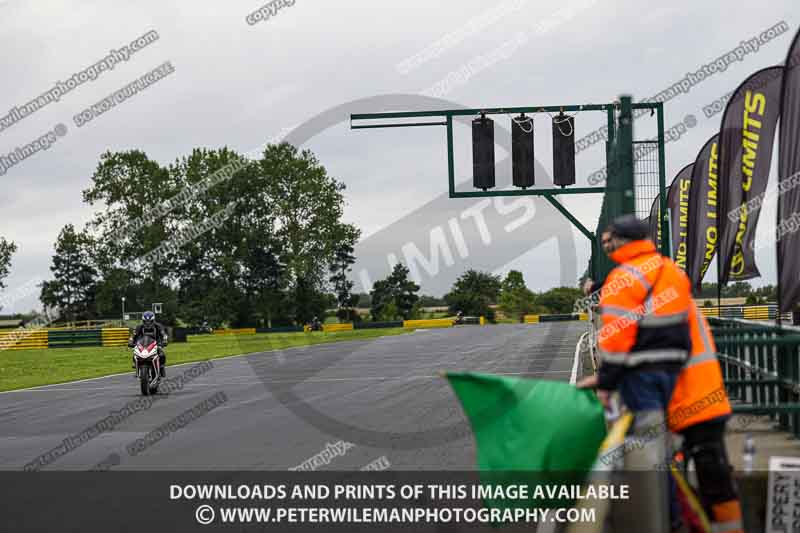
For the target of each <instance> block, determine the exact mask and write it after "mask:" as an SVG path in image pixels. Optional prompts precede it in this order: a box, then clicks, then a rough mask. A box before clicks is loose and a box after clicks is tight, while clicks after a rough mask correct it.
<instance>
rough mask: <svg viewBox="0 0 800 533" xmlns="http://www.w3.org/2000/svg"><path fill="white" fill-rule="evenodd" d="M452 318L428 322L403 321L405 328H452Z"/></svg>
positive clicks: (433, 319)
mask: <svg viewBox="0 0 800 533" xmlns="http://www.w3.org/2000/svg"><path fill="white" fill-rule="evenodd" d="M453 322H454V320H453V319H452V318H430V319H427V320H403V327H404V328H451V327H453Z"/></svg>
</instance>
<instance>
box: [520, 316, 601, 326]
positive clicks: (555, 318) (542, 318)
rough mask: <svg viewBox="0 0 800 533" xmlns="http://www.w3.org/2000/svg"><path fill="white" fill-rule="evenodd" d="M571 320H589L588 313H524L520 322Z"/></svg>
mask: <svg viewBox="0 0 800 533" xmlns="http://www.w3.org/2000/svg"><path fill="white" fill-rule="evenodd" d="M572 320H582V321H586V320H589V315H588V313H570V314H560V315H558V314H557V315H525V316H523V317H522V322H523V323H525V324H538V323H539V322H569V321H572Z"/></svg>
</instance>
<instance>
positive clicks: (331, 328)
mask: <svg viewBox="0 0 800 533" xmlns="http://www.w3.org/2000/svg"><path fill="white" fill-rule="evenodd" d="M352 330H353V324H323V325H322V331H324V332H325V333H334V332H336V331H352Z"/></svg>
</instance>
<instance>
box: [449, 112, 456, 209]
mask: <svg viewBox="0 0 800 533" xmlns="http://www.w3.org/2000/svg"><path fill="white" fill-rule="evenodd" d="M454 167H455V163H454V162H453V115H447V181H448V185H449V189H450V198H452V197H453V195H454V194H455V192H456V169H455V168H454Z"/></svg>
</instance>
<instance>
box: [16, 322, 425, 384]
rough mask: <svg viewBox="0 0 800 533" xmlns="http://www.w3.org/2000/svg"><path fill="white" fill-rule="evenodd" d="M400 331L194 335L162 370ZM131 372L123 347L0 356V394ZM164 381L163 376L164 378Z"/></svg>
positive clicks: (177, 346)
mask: <svg viewBox="0 0 800 533" xmlns="http://www.w3.org/2000/svg"><path fill="white" fill-rule="evenodd" d="M409 331H411V330H408V329H403V328H387V329H357V330H353V331H340V332H336V333H324V332H314V333H263V334H258V335H241V336H232V335H197V336H192V337H189V342H186V343H173V344H170V345H169V346H168V347H167V368H168V369H169V366H171V365H177V364H180V363H191V362H194V361H207V360H209V359H218V358H220V357H227V356H230V355H241V354H248V353H258V352H269V351H274V350H282V349H285V348H292V347H295V346H307V345H312V344H324V343H330V342H341V341H351V340H367V339H374V338H377V337H384V336H387V335H400V334H402V333H408V332H409ZM129 371H131V351H130V349H129V348H127V347H109V348H103V347H99V346H98V347H89V348H53V349H43V350H19V351H10V350H8V351H2V352H0V391H8V390H15V389H24V388H27V387H36V386H39V385H52V384H55V383H65V382H68V381H75V380H78V379H87V378H96V377H100V376H107V375H110V374H119V373H122V372H129ZM167 375H168V376H169V374H167Z"/></svg>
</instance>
